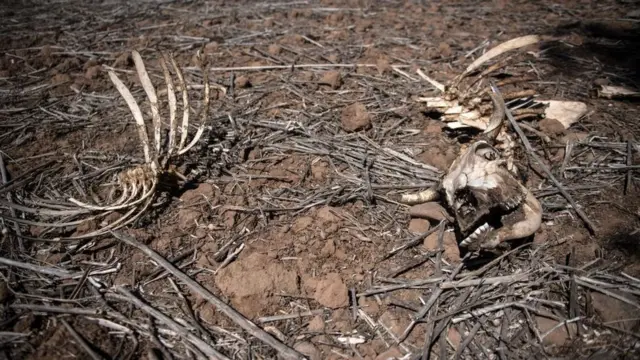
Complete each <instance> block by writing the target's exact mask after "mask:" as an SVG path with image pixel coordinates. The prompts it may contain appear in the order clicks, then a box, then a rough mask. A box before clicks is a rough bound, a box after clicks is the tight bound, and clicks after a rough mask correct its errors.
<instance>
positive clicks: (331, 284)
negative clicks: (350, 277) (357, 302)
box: [314, 273, 349, 309]
mask: <svg viewBox="0 0 640 360" xmlns="http://www.w3.org/2000/svg"><path fill="white" fill-rule="evenodd" d="M348 292H349V290H348V289H347V286H346V285H345V284H344V282H342V278H341V277H340V275H339V274H337V273H331V274H328V275H326V276H325V277H324V279H322V280H320V281H319V282H318V285H317V286H316V292H315V295H314V298H315V300H316V301H317V302H319V303H320V304H321V305H323V306H326V307H328V308H331V309H337V308H340V307H343V306H347V305H348V304H349V294H348Z"/></svg>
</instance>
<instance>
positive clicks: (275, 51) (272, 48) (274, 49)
mask: <svg viewBox="0 0 640 360" xmlns="http://www.w3.org/2000/svg"><path fill="white" fill-rule="evenodd" d="M267 51H268V52H269V54H271V55H273V56H276V55H280V52H281V51H282V48H281V47H280V45H278V44H271V45H269V48H268V49H267Z"/></svg>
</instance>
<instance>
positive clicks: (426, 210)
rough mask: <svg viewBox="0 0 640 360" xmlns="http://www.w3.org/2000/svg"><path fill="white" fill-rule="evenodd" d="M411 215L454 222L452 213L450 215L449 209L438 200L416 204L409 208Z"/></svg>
mask: <svg viewBox="0 0 640 360" xmlns="http://www.w3.org/2000/svg"><path fill="white" fill-rule="evenodd" d="M409 215H410V216H411V217H412V218H420V219H428V220H432V221H442V220H448V221H449V222H453V218H452V217H451V215H449V214H448V213H447V210H445V209H444V208H443V207H442V205H440V204H438V203H437V202H428V203H424V204H418V205H414V206H412V207H411V208H410V209H409Z"/></svg>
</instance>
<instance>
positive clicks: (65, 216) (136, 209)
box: [0, 51, 210, 240]
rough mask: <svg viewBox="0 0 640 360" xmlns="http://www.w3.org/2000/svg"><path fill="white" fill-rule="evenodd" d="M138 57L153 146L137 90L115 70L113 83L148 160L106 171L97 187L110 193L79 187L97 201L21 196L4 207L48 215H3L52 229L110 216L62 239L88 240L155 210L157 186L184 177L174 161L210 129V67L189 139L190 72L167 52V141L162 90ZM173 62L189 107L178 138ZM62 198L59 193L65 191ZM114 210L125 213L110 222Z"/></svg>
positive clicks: (135, 55)
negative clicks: (160, 101) (160, 98)
mask: <svg viewBox="0 0 640 360" xmlns="http://www.w3.org/2000/svg"><path fill="white" fill-rule="evenodd" d="M132 58H133V61H134V63H135V67H136V71H137V73H138V77H139V79H140V83H141V84H142V87H143V89H144V91H145V94H146V96H147V99H148V100H149V106H150V110H151V120H152V127H153V143H152V146H150V140H149V136H148V134H147V129H146V124H145V120H144V118H143V113H142V110H141V109H140V107H139V106H138V103H137V102H136V100H135V98H134V97H133V95H132V94H131V91H129V89H128V88H127V86H126V85H124V83H123V82H122V81H121V80H120V79H119V78H118V76H117V75H116V74H115V72H113V71H109V72H108V74H109V78H110V79H111V82H112V83H113V84H114V85H115V87H116V89H117V90H118V92H119V93H120V95H121V96H122V97H123V98H124V100H125V102H126V103H127V106H128V107H129V110H130V111H131V114H132V115H133V118H134V120H135V125H136V128H137V132H138V137H139V141H140V144H141V145H142V150H143V155H144V163H143V164H140V165H137V166H133V167H130V168H128V169H125V170H123V171H120V172H119V173H115V172H111V171H112V170H117V169H119V167H112V168H111V169H109V170H108V171H105V175H104V176H103V177H102V179H104V178H105V177H107V178H111V179H109V180H110V181H108V182H107V183H106V184H105V183H101V184H94V185H96V188H98V187H99V188H104V187H108V188H110V191H109V192H108V194H106V196H104V197H101V196H99V195H97V194H93V193H92V194H91V196H87V194H84V193H83V192H81V191H78V193H79V195H81V196H84V197H85V198H90V199H91V200H93V201H91V202H90V200H89V199H87V200H84V201H83V200H80V199H79V198H77V197H74V196H65V198H56V199H54V201H42V200H39V199H38V198H37V197H36V196H33V197H32V198H31V199H30V198H28V197H26V196H25V197H20V198H18V199H17V200H18V201H20V202H22V203H23V204H19V203H17V202H18V201H16V203H9V202H4V201H0V208H1V207H8V208H12V209H14V210H17V211H20V212H22V213H26V214H32V215H37V216H41V217H43V218H44V219H43V220H40V221H38V222H37V223H36V222H31V221H28V220H23V219H20V218H8V217H6V216H4V215H3V214H2V213H0V217H3V218H5V219H7V220H11V221H14V222H16V223H21V224H26V225H32V224H37V225H39V226H42V227H44V228H46V229H49V230H50V229H56V228H57V229H64V228H66V227H69V226H75V225H78V224H80V223H82V222H84V221H87V220H96V221H98V220H100V219H104V220H102V221H101V224H100V228H98V229H97V230H94V231H90V232H89V233H86V234H82V235H75V236H71V237H67V238H64V239H62V238H57V239H58V240H78V239H87V238H91V237H94V236H98V235H102V234H105V233H108V232H109V231H112V230H116V229H119V228H122V227H123V226H126V225H128V224H131V223H132V222H134V221H135V220H137V219H138V218H140V217H141V216H142V215H143V214H144V213H145V212H146V211H147V210H148V209H149V207H150V206H151V204H152V202H153V201H154V200H156V198H157V193H158V192H157V187H158V184H159V183H160V180H161V179H162V177H163V176H164V175H166V174H169V173H173V175H174V176H178V177H180V175H179V174H177V173H175V172H172V170H171V169H170V168H169V167H170V166H171V165H172V164H171V160H172V159H174V158H175V157H176V156H177V155H182V154H184V153H186V152H187V151H189V150H190V149H191V148H192V147H193V146H194V145H195V144H196V143H197V142H198V141H199V139H200V138H201V136H202V134H203V132H204V130H205V125H206V119H207V115H208V108H209V98H210V96H209V93H210V85H209V80H208V68H205V69H204V71H203V80H204V94H203V99H202V108H201V111H200V116H201V124H200V126H199V127H198V130H197V131H196V134H195V136H194V137H193V139H192V140H191V141H190V142H189V143H187V130H188V127H189V115H190V106H189V96H188V93H187V85H186V82H185V80H184V76H183V74H182V71H181V69H180V68H179V67H178V65H177V64H176V61H175V60H174V58H173V57H171V56H169V57H168V60H167V59H165V56H164V55H163V56H162V57H160V59H159V60H160V66H161V67H162V71H163V73H164V80H165V83H166V93H167V98H168V105H169V119H168V136H167V138H166V139H162V137H161V132H162V131H161V130H162V127H163V124H162V119H161V116H160V111H159V108H158V97H157V94H156V90H155V88H154V86H153V84H152V83H151V79H150V78H149V74H148V73H147V70H146V68H145V65H144V63H143V61H142V58H141V56H140V54H139V53H138V52H137V51H133V52H132ZM167 62H170V63H171V66H172V67H173V70H174V71H175V74H176V76H177V78H178V84H179V86H180V89H181V91H182V106H183V108H184V110H183V113H182V122H181V133H180V139H179V141H178V139H177V133H178V121H176V113H177V103H178V102H177V99H176V94H175V91H176V89H175V86H174V83H173V79H172V76H171V74H170V72H169V68H168V66H167ZM163 144H164V145H163ZM57 197H59V195H58V196H57ZM114 212H122V215H121V216H119V217H118V218H117V219H115V220H108V219H109V217H108V215H109V214H112V213H114Z"/></svg>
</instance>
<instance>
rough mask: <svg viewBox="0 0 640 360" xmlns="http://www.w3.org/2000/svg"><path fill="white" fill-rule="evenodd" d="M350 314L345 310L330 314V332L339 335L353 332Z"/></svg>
mask: <svg viewBox="0 0 640 360" xmlns="http://www.w3.org/2000/svg"><path fill="white" fill-rule="evenodd" d="M350 320H351V313H350V312H349V311H348V310H346V309H338V310H336V311H334V312H333V314H331V322H330V325H331V330H332V331H339V332H341V333H343V334H344V333H349V332H351V330H353V326H352V324H351V321H350Z"/></svg>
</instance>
